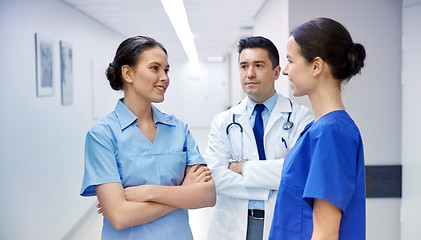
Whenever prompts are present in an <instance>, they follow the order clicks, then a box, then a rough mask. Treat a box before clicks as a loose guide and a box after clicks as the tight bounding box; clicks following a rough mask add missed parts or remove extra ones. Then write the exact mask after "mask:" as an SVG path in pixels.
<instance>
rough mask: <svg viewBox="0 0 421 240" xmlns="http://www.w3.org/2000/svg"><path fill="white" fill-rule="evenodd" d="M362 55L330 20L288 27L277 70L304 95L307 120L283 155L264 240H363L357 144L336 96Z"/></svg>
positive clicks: (357, 70)
mask: <svg viewBox="0 0 421 240" xmlns="http://www.w3.org/2000/svg"><path fill="white" fill-rule="evenodd" d="M365 56H366V53H365V49H364V47H363V46H362V45H361V44H359V43H354V42H353V41H352V39H351V36H350V34H349V32H348V31H347V30H346V29H345V27H344V26H342V25H341V24H340V23H338V22H336V21H334V20H332V19H328V18H318V19H315V20H312V21H309V22H307V23H304V24H302V25H301V26H299V27H297V28H296V29H294V30H293V31H292V33H291V36H290V38H289V40H288V42H287V58H288V64H287V66H286V67H285V69H284V71H283V74H285V75H287V76H288V78H289V79H290V81H291V88H292V93H293V94H294V96H304V95H307V96H308V97H309V99H310V101H311V104H312V107H313V111H314V115H315V120H314V121H313V122H311V123H310V124H308V125H307V126H306V128H305V129H304V131H303V132H302V133H301V136H300V137H299V139H298V140H297V142H296V144H295V145H294V147H293V148H292V149H291V151H290V152H289V153H288V155H287V157H286V158H285V162H284V165H283V170H282V178H281V183H280V186H279V192H278V196H277V200H276V205H275V213H274V218H273V222H272V228H271V232H270V237H269V239H287V240H289V239H294V240H295V239H315V240H316V239H343V240H345V239H349V240H359V239H365V170H364V153H363V144H362V140H361V135H360V132H359V130H358V127H357V126H356V125H355V123H354V121H353V120H352V119H351V117H350V116H349V115H348V113H347V112H346V111H345V107H344V105H343V102H342V97H341V88H342V83H344V82H347V81H349V80H350V78H351V77H352V76H354V75H356V74H358V73H360V70H361V68H362V67H363V66H364V59H365Z"/></svg>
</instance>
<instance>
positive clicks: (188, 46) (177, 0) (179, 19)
mask: <svg viewBox="0 0 421 240" xmlns="http://www.w3.org/2000/svg"><path fill="white" fill-rule="evenodd" d="M161 3H162V5H163V6H164V9H165V12H166V13H167V15H168V17H169V18H170V21H171V24H172V26H173V27H174V30H175V32H176V33H177V36H178V39H180V42H181V44H182V45H183V48H184V51H185V52H186V54H187V57H188V58H189V60H190V61H191V62H197V61H198V56H197V51H196V45H195V44H194V40H193V34H192V32H191V30H190V25H189V21H188V19H187V14H186V9H185V8H184V3H183V0H161Z"/></svg>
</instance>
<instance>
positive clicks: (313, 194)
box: [303, 119, 359, 211]
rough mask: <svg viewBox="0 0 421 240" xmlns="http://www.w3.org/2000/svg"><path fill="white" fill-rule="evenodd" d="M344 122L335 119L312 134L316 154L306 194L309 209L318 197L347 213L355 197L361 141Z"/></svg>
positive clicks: (314, 154)
mask: <svg viewBox="0 0 421 240" xmlns="http://www.w3.org/2000/svg"><path fill="white" fill-rule="evenodd" d="M342 123H343V122H341V124H338V123H336V122H335V119H333V121H327V122H324V124H323V125H322V126H318V128H316V129H315V130H316V131H313V132H312V134H313V137H314V138H313V139H314V140H315V141H314V142H313V143H312V144H314V145H313V150H314V152H313V153H312V155H313V156H312V161H311V163H310V167H309V172H308V176H307V180H306V184H305V188H304V193H303V199H304V200H306V201H307V202H308V203H309V205H310V206H312V201H313V200H312V199H314V198H318V199H323V200H326V201H328V202H330V203H332V204H334V205H335V206H337V207H338V208H340V209H341V210H342V211H345V210H346V208H347V206H348V204H349V202H350V200H351V199H352V197H353V195H354V190H355V181H356V173H357V160H356V159H357V153H358V148H359V139H356V138H355V136H358V135H356V134H355V132H354V131H353V128H349V127H347V126H346V125H345V126H344V125H343V124H342Z"/></svg>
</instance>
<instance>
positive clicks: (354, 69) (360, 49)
mask: <svg viewBox="0 0 421 240" xmlns="http://www.w3.org/2000/svg"><path fill="white" fill-rule="evenodd" d="M365 57H366V55H365V48H364V46H363V45H361V44H359V43H354V45H353V46H352V47H351V49H350V50H349V52H348V63H349V67H350V73H351V76H355V75H357V74H359V73H360V72H361V69H362V68H363V67H364V60H365Z"/></svg>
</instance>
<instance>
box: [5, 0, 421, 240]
mask: <svg viewBox="0 0 421 240" xmlns="http://www.w3.org/2000/svg"><path fill="white" fill-rule="evenodd" d="M183 2H184V5H185V12H186V15H187V16H188V22H189V24H190V28H191V33H192V35H191V36H190V37H191V39H193V43H195V46H196V50H197V51H196V53H197V59H194V56H193V57H192V56H191V55H189V53H188V51H186V50H185V48H184V47H183V44H182V43H181V41H182V38H179V35H177V33H176V30H174V28H173V25H172V23H171V22H170V19H169V17H168V16H167V14H166V11H165V10H164V8H163V6H162V4H161V2H160V1H158V0H156V1H147V0H136V1H133V0H121V1H108V0H102V1H98V0H84V1H80V0H39V1H32V0H0V36H1V44H0V73H1V75H0V82H1V83H2V86H1V87H0V97H1V101H0V109H1V111H0V119H1V120H0V136H1V140H0V153H1V157H0V161H1V165H2V166H1V168H0V192H1V193H2V197H1V200H0V203H1V204H0V212H1V213H2V214H1V215H0V239H13V240H21V239H22V240H26V239H34V240H38V239H40V240H41V239H42V240H50V239H51V240H56V239H63V240H85V239H86V240H91V239H100V236H101V229H102V216H101V215H99V214H97V209H96V204H97V199H96V197H81V196H80V191H81V184H82V179H83V176H84V147H85V138H86V134H87V132H88V130H89V129H90V128H91V127H92V126H93V125H94V124H95V123H96V122H98V121H99V120H100V119H101V118H103V117H104V116H106V115H107V114H108V113H110V112H112V111H113V110H114V108H115V106H116V103H117V101H118V99H120V98H122V97H123V94H122V92H121V91H120V92H117V91H114V90H112V89H111V88H110V84H109V82H108V81H107V79H106V77H105V74H104V71H105V69H106V68H107V67H108V66H109V64H110V62H111V61H112V60H113V57H114V55H115V51H116V49H117V47H118V45H119V44H120V43H121V42H122V41H123V40H124V39H126V38H128V37H132V36H135V35H148V36H151V37H153V38H155V39H157V40H158V41H160V42H161V43H162V44H163V45H164V46H165V47H166V49H167V51H168V60H169V64H170V72H169V77H170V85H169V88H168V89H167V92H166V94H165V100H164V102H162V103H159V104H156V106H157V107H158V108H159V109H160V110H161V111H163V112H166V113H171V114H173V115H175V116H177V117H179V118H180V119H182V120H183V121H185V122H186V123H187V124H188V126H189V129H190V131H191V133H192V135H193V137H194V138H195V140H196V142H197V143H198V146H199V149H200V151H201V153H202V154H203V153H204V152H205V149H206V147H207V144H208V134H209V131H210V124H211V122H212V120H213V118H214V117H215V115H217V114H218V113H220V112H222V111H225V110H226V109H228V108H230V107H232V106H234V105H237V104H238V103H239V102H240V101H241V100H242V99H244V98H245V96H246V95H245V94H244V92H243V89H242V87H241V84H240V76H239V66H238V52H237V44H238V41H239V39H241V38H244V37H248V36H252V35H253V36H265V37H267V38H269V39H271V40H272V41H273V42H274V44H275V45H276V46H277V48H278V51H279V55H280V59H281V64H280V65H281V68H282V69H283V68H284V67H285V65H286V64H287V59H286V55H287V54H286V42H287V40H288V38H289V34H290V32H291V30H292V29H293V28H294V27H296V26H298V25H300V24H301V23H304V22H306V21H308V20H310V19H314V18H317V17H322V16H324V17H329V18H333V19H336V20H338V21H339V22H341V23H343V24H344V26H346V27H347V29H348V30H349V31H350V32H351V33H352V37H353V40H354V41H355V42H360V43H362V44H363V45H364V47H365V48H366V51H367V58H366V60H365V66H364V68H363V69H362V71H361V74H360V75H358V76H356V77H355V78H353V80H352V81H350V82H349V83H347V85H346V87H345V88H344V90H343V92H342V95H343V102H344V105H345V106H346V110H347V112H348V113H349V114H350V116H352V118H353V119H354V121H355V123H356V124H357V125H358V127H359V129H360V131H361V135H362V140H363V143H364V153H365V164H366V169H367V179H368V180H367V198H366V223H367V224H366V228H367V231H366V235H367V239H368V240H378V239H381V240H417V239H420V237H419V235H420V234H419V229H420V227H421V223H420V222H419V215H420V214H421V204H419V203H420V202H421V185H420V184H419V183H420V182H421V174H420V172H421V161H420V159H421V151H419V149H420V146H419V145H420V144H419V143H420V141H419V135H420V134H421V125H420V124H419V123H418V121H419V119H421V108H420V107H419V106H418V105H419V103H420V102H421V94H420V89H421V81H420V77H419V73H418V68H419V66H418V65H419V62H420V60H419V56H421V47H420V44H419V43H420V42H421V31H420V27H419V23H420V22H421V0H371V1H366V0H354V1H331V0H319V1H307V0H230V1H225V0H202V1H198V0H184V1H183ZM185 35H188V34H185ZM181 36H184V35H181ZM191 39H190V40H191ZM41 46H42V47H41ZM47 73H48V74H50V75H48V77H46V78H44V77H42V76H45V75H43V74H47ZM41 79H46V81H45V82H42V81H41ZM275 88H276V91H277V92H278V93H280V94H283V95H284V96H285V97H288V98H291V100H293V101H295V102H297V103H298V104H302V105H305V106H307V107H309V108H311V104H310V101H309V100H308V98H307V97H294V96H292V93H291V90H290V81H289V79H288V77H287V76H284V75H281V76H280V77H279V79H278V80H277V81H276V82H275ZM212 214H213V208H204V209H198V210H190V211H189V215H190V226H191V229H192V232H193V236H194V239H195V240H205V239H206V238H207V233H208V231H209V224H210V218H211V217H212Z"/></svg>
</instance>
